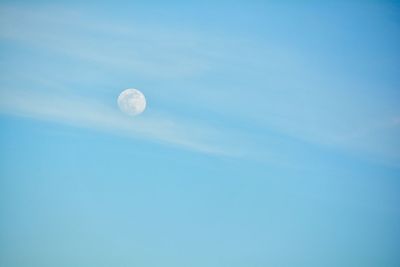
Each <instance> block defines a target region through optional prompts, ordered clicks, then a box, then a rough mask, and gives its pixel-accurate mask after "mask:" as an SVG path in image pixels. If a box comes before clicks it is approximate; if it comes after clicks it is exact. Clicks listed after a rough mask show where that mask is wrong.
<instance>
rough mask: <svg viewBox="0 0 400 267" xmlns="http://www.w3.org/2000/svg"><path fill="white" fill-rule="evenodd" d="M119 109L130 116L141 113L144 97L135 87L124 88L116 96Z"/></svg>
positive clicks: (144, 105) (144, 106) (143, 108)
mask: <svg viewBox="0 0 400 267" xmlns="http://www.w3.org/2000/svg"><path fill="white" fill-rule="evenodd" d="M118 107H119V109H120V110H121V111H122V112H124V113H126V114H128V115H131V116H136V115H139V114H140V113H142V112H143V111H144V110H145V108H146V98H145V97H144V95H143V94H142V92H140V91H139V90H137V89H133V88H132V89H126V90H124V91H122V92H121V94H119V96H118Z"/></svg>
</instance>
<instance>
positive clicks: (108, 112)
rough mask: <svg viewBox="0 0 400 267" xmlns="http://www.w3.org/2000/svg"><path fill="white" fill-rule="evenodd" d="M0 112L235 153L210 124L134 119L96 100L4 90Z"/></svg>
mask: <svg viewBox="0 0 400 267" xmlns="http://www.w3.org/2000/svg"><path fill="white" fill-rule="evenodd" d="M0 112H1V113H5V114H10V115H15V116H24V117H29V118H34V119H39V120H47V121H53V122H57V123H62V124H68V125H72V126H77V127H84V128H91V129H97V130H101V131H106V132H110V133H113V134H118V135H124V136H129V137H132V138H141V139H148V140H151V141H153V142H159V143H165V144H170V145H175V146H178V147H182V148H184V149H190V150H194V151H198V152H203V153H209V154H216V155H232V152H233V151H232V150H231V151H230V149H229V148H227V147H225V148H224V147H221V146H219V145H218V143H219V141H221V140H222V139H223V136H222V135H221V133H219V132H218V131H216V130H214V129H211V128H209V127H207V126H201V125H194V124H192V123H188V122H185V123H179V122H178V120H177V119H173V118H170V117H166V116H162V115H154V114H153V115H146V114H143V115H142V117H143V118H140V117H134V118H132V117H129V116H127V115H124V114H122V113H121V112H119V110H117V109H116V108H114V107H110V106H107V105H106V104H103V103H100V102H98V101H94V100H93V99H85V98H81V97H76V96H71V95H59V94H49V93H46V94H43V93H38V92H33V91H26V90H25V91H24V90H18V91H15V90H4V89H3V90H2V91H1V94H0Z"/></svg>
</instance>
